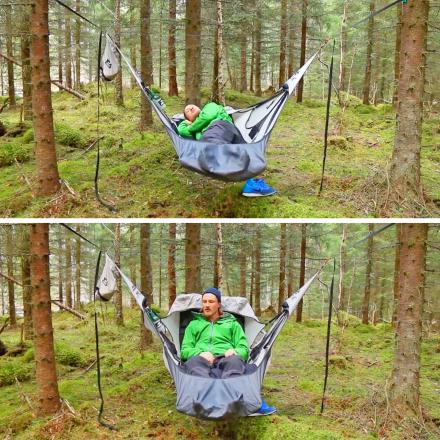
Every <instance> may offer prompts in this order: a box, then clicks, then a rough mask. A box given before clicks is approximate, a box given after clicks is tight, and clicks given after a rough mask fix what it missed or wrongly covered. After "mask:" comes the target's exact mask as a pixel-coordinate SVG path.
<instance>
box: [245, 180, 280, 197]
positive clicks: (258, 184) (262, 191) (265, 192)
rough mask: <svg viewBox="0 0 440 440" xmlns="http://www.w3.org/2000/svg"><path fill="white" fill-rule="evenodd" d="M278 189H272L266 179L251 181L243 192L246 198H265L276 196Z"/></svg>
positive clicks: (246, 184)
mask: <svg viewBox="0 0 440 440" xmlns="http://www.w3.org/2000/svg"><path fill="white" fill-rule="evenodd" d="M276 192H277V191H276V189H274V188H272V187H270V186H269V185H268V184H267V183H266V182H265V181H264V179H249V180H248V181H247V182H246V183H245V185H244V187H243V190H242V192H241V195H242V196H244V197H265V196H271V195H273V194H275V193H276Z"/></svg>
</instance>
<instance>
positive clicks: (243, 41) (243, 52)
mask: <svg viewBox="0 0 440 440" xmlns="http://www.w3.org/2000/svg"><path fill="white" fill-rule="evenodd" d="M246 2H247V1H246V0H241V2H240V11H241V13H242V14H243V16H244V15H245V14H246V12H247V7H246V6H247V5H246ZM248 33H249V30H248V29H247V20H246V21H245V20H243V21H242V23H241V29H240V92H241V93H243V92H246V91H247V44H248V40H247V35H248Z"/></svg>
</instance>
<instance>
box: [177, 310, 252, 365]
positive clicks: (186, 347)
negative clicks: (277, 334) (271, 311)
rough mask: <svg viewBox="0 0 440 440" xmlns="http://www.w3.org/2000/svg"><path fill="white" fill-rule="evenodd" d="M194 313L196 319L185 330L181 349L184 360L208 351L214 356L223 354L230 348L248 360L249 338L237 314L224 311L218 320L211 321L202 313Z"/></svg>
mask: <svg viewBox="0 0 440 440" xmlns="http://www.w3.org/2000/svg"><path fill="white" fill-rule="evenodd" d="M193 314H194V319H193V320H192V321H191V322H190V323H189V325H188V327H187V328H186V330H185V336H184V337H183V342H182V347H181V350H180V357H181V359H182V360H183V361H186V360H188V359H189V358H191V357H193V356H197V355H199V354H200V353H203V352H206V351H209V352H210V353H212V354H213V355H214V356H221V355H223V354H224V353H225V352H226V351H227V350H229V349H230V348H232V349H234V350H235V351H236V353H237V355H238V356H239V357H240V358H241V359H243V360H244V361H246V360H247V358H248V355H249V346H248V342H247V338H246V335H245V334H244V331H243V328H242V327H241V325H240V324H239V322H238V321H237V320H236V319H235V316H233V315H231V314H230V313H224V314H223V315H222V316H221V317H220V318H219V319H217V321H215V322H211V321H209V320H207V319H206V318H205V317H204V316H203V315H202V314H201V313H193Z"/></svg>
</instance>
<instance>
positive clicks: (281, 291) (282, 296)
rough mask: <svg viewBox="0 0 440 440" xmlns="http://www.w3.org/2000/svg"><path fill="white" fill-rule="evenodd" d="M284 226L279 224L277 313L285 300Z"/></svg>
mask: <svg viewBox="0 0 440 440" xmlns="http://www.w3.org/2000/svg"><path fill="white" fill-rule="evenodd" d="M286 282H287V279H286V224H285V223H281V224H280V283H279V289H278V312H280V311H281V308H282V305H283V303H284V301H285V300H286Z"/></svg>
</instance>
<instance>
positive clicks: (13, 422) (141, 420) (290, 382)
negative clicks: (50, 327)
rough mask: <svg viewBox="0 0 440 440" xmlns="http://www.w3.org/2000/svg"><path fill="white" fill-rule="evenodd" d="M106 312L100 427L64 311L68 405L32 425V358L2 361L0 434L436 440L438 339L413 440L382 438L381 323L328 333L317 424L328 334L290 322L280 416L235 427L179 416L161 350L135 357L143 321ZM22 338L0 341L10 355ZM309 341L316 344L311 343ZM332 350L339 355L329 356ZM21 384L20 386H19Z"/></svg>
mask: <svg viewBox="0 0 440 440" xmlns="http://www.w3.org/2000/svg"><path fill="white" fill-rule="evenodd" d="M110 309H111V310H113V308H112V307H111V306H109V311H106V312H105V313H104V316H105V320H104V321H103V320H102V319H101V324H100V325H101V327H100V335H101V337H100V347H101V356H102V386H103V393H104V396H105V411H104V415H105V419H106V420H107V421H109V422H110V423H112V424H114V425H115V426H116V427H117V429H118V430H117V431H110V430H108V429H106V428H104V427H102V426H100V425H99V424H98V422H97V420H96V417H97V408H99V404H100V402H99V397H98V390H97V385H96V371H95V369H94V368H90V369H88V367H90V366H91V365H92V363H93V361H94V358H95V355H94V329H93V319H92V313H91V311H92V310H91V308H89V309H88V314H89V319H88V320H87V321H78V319H77V318H75V317H73V316H72V315H70V314H67V313H66V312H61V313H60V312H56V313H54V315H53V320H54V329H55V331H54V333H55V343H56V358H57V362H58V367H57V368H58V377H59V389H60V394H61V396H62V398H63V399H64V400H65V401H66V402H68V406H69V407H70V410H69V409H68V408H67V406H66V405H65V406H64V410H63V411H62V412H61V413H60V414H58V415H57V416H55V417H46V418H36V417H35V416H34V415H33V412H34V411H35V408H36V395H35V392H36V385H35V374H34V362H33V350H32V349H31V348H29V349H28V350H27V351H25V353H24V354H22V355H20V356H17V357H12V358H5V357H2V358H0V434H1V435H2V436H3V438H5V439H12V438H14V439H49V438H50V439H69V440H75V439H78V440H79V439H84V438H97V439H110V438H111V439H122V438H157V439H164V440H165V439H170V438H173V439H174V438H175V439H204V438H228V437H229V438H237V439H255V438H258V439H261V440H265V439H279V438H283V439H299V440H310V439H314V440H338V439H376V438H387V439H394V440H402V439H407V438H417V439H418V440H422V439H430V440H431V439H432V440H434V439H438V438H440V430H439V428H438V427H436V424H437V426H439V425H440V406H439V405H438V402H439V396H440V394H439V393H440V368H439V366H440V335H438V334H437V335H435V334H433V333H430V334H425V337H424V342H423V346H422V362H421V394H422V405H423V408H424V413H425V414H426V415H427V416H429V417H430V418H431V421H430V422H426V424H425V426H424V427H420V432H418V433H417V434H416V436H415V437H410V436H409V431H407V430H406V429H405V428H404V424H401V425H399V427H396V428H394V429H392V428H391V429H390V428H388V429H387V430H383V429H382V428H381V424H382V423H383V422H384V419H385V418H386V413H387V407H386V404H385V402H386V391H385V389H386V386H387V379H388V378H389V376H390V372H391V363H392V352H393V345H394V343H393V337H392V331H391V327H390V326H389V325H387V324H379V325H376V326H365V325H362V324H360V322H359V320H358V319H357V318H354V317H353V318H351V324H350V326H349V327H347V328H346V329H345V331H343V332H341V330H340V329H339V328H338V327H337V326H336V325H334V326H333V335H332V349H333V354H332V357H331V360H332V362H331V365H330V374H329V384H328V390H327V404H326V410H325V413H324V415H323V416H319V408H320V401H321V394H322V384H323V373H324V352H325V334H326V326H325V323H324V322H322V321H314V320H307V321H305V322H304V323H303V324H296V323H294V322H293V320H291V321H289V322H288V323H287V325H286V327H285V328H284V329H283V331H282V333H281V334H280V336H279V339H278V340H277V343H276V344H275V347H274V351H273V357H272V363H271V366H270V367H269V369H268V372H267V375H266V378H265V381H264V386H263V395H264V397H265V398H266V400H267V401H268V402H269V404H271V405H274V406H276V407H277V409H278V412H277V413H276V414H275V415H271V416H266V417H252V418H242V419H238V420H236V421H235V422H233V423H230V424H228V423H226V422H208V421H201V420H198V419H195V418H191V417H189V416H185V415H183V414H180V413H178V412H177V411H176V410H175V406H174V405H175V391H174V387H173V383H172V381H171V378H170V376H169V374H168V372H167V370H166V368H165V367H164V364H163V360H162V353H161V348H160V346H159V344H158V343H157V342H155V343H154V345H153V346H152V348H151V350H149V351H148V352H145V353H144V354H141V353H140V352H139V351H138V348H137V341H138V335H139V312H138V311H136V310H126V314H125V325H124V326H122V327H119V328H118V327H117V326H116V325H114V324H113V317H112V313H111V312H110ZM19 339H20V331H19V330H18V329H17V330H8V331H6V332H4V333H3V334H2V340H3V342H5V343H6V344H7V345H8V346H9V348H12V347H14V346H16V345H17V344H18V342H19ZM312 341H313V342H312ZM335 347H340V348H339V350H337V351H335ZM15 377H17V379H18V381H16V379H15Z"/></svg>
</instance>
